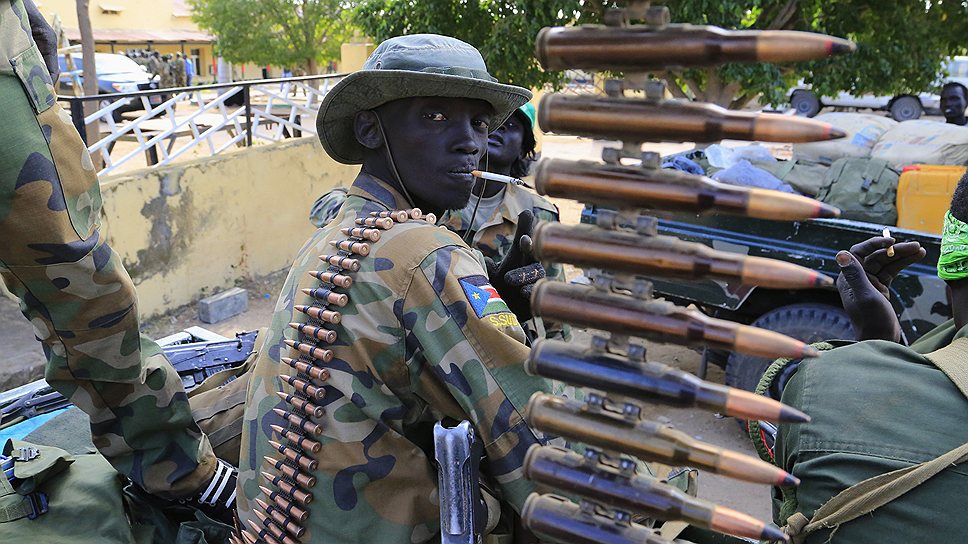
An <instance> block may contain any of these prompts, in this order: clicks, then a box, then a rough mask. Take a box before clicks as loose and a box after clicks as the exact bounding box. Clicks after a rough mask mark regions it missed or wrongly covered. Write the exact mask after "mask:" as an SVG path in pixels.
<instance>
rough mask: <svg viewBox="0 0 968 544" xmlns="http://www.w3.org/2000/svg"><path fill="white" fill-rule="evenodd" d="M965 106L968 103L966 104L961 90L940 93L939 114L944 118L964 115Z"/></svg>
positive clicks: (952, 89)
mask: <svg viewBox="0 0 968 544" xmlns="http://www.w3.org/2000/svg"><path fill="white" fill-rule="evenodd" d="M966 106H968V102H966V100H965V96H964V94H963V93H962V92H961V89H958V88H957V87H956V88H951V89H945V90H943V91H941V112H942V113H943V114H944V116H945V118H947V119H951V118H956V117H961V116H962V115H963V114H964V113H965V107H966Z"/></svg>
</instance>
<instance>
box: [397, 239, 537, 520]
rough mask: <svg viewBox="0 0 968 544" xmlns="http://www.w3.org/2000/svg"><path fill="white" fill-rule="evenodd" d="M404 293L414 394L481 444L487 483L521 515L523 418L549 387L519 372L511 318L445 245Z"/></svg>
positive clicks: (471, 260)
mask: <svg viewBox="0 0 968 544" xmlns="http://www.w3.org/2000/svg"><path fill="white" fill-rule="evenodd" d="M421 271H422V274H415V275H414V279H413V282H412V284H411V286H410V288H409V290H408V292H407V294H406V297H405V305H404V310H403V311H404V323H405V326H406V328H407V350H408V360H411V359H412V360H423V361H425V364H426V365H427V370H428V371H427V372H423V373H421V374H420V375H419V376H417V380H416V381H417V383H416V393H417V394H418V396H421V397H423V398H425V399H426V400H427V401H428V403H429V404H430V405H432V406H441V407H446V406H451V407H452V408H451V409H452V410H454V412H453V413H450V414H444V415H448V416H450V417H452V418H453V419H455V420H460V419H468V420H469V421H470V422H471V423H472V424H473V425H474V427H475V428H476V429H477V432H478V434H479V436H480V437H481V438H482V439H483V441H484V447H485V452H486V456H487V459H486V463H485V465H484V466H485V467H486V471H487V474H486V476H488V477H490V478H491V479H492V480H493V481H495V482H496V483H497V484H498V486H499V489H500V491H501V493H502V495H503V498H504V500H506V501H508V502H509V503H510V504H511V505H512V506H513V507H514V508H515V509H517V510H518V511H520V509H521V507H522V505H523V504H524V499H525V498H526V497H527V495H528V493H530V492H531V491H532V485H531V484H530V483H528V482H527V481H526V480H525V479H524V477H523V475H522V474H521V467H522V464H523V462H524V455H525V453H526V452H527V450H528V448H529V447H530V446H531V445H533V444H537V443H538V442H539V440H538V437H537V436H536V434H535V433H534V432H533V431H532V430H531V429H530V428H529V427H528V425H527V423H526V422H525V421H524V418H523V416H522V413H523V411H524V407H525V405H526V404H527V401H528V399H529V398H530V397H531V395H532V394H533V393H535V392H536V391H545V392H549V391H550V386H549V384H548V382H547V381H546V380H544V379H542V378H539V377H535V376H529V375H528V374H527V373H525V371H524V365H523V363H524V361H525V359H526V358H527V355H528V348H527V347H526V346H525V345H524V343H523V342H524V333H523V331H522V329H521V326H520V325H519V324H518V321H517V318H515V316H514V314H512V313H511V312H510V311H509V310H508V307H507V305H506V304H505V303H504V301H503V300H501V298H500V296H499V295H498V294H497V291H495V290H494V288H493V287H491V285H490V284H489V283H488V280H487V277H486V276H485V275H484V271H483V270H482V269H481V267H480V264H479V262H478V261H477V259H476V258H475V256H474V254H473V253H471V251H470V250H468V249H466V248H461V247H457V246H451V247H447V248H443V249H440V250H438V251H435V252H434V253H432V254H431V255H429V256H428V257H427V258H426V259H425V260H424V261H423V263H421Z"/></svg>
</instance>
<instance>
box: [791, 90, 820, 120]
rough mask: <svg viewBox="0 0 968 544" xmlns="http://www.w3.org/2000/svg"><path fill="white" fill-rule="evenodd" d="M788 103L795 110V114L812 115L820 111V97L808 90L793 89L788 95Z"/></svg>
mask: <svg viewBox="0 0 968 544" xmlns="http://www.w3.org/2000/svg"><path fill="white" fill-rule="evenodd" d="M790 105H791V106H792V107H793V109H795V110H796V111H797V115H802V116H804V117H813V116H814V115H817V114H818V113H820V108H821V105H820V99H818V98H817V95H815V94H813V93H812V92H810V91H794V92H793V94H792V95H791V96H790Z"/></svg>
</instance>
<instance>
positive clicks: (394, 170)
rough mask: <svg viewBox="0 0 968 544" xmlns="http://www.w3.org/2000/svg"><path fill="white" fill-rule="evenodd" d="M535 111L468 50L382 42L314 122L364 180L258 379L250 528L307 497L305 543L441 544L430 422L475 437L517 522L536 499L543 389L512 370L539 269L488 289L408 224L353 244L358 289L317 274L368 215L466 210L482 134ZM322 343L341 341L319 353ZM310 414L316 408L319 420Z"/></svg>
mask: <svg viewBox="0 0 968 544" xmlns="http://www.w3.org/2000/svg"><path fill="white" fill-rule="evenodd" d="M530 96H531V93H530V92H528V91H527V90H526V89H522V88H519V87H514V86H510V85H502V84H499V83H496V82H495V81H494V79H493V78H492V77H491V76H490V75H488V73H487V71H486V67H485V65H484V61H483V59H482V58H481V55H480V53H479V52H478V51H477V50H476V49H474V48H473V47H471V46H470V45H468V44H466V43H464V42H461V41H459V40H456V39H453V38H448V37H444V36H436V35H429V34H422V35H411V36H403V37H398V38H393V39H390V40H387V41H385V42H383V43H382V44H381V45H380V46H378V47H377V48H376V50H375V51H374V52H373V54H372V55H371V56H370V58H369V59H368V60H367V62H366V64H365V65H364V68H363V70H361V71H358V72H355V73H353V74H351V75H349V76H347V77H346V78H345V79H344V80H343V81H341V82H340V83H339V84H337V85H336V87H334V88H333V90H331V91H330V92H329V93H328V94H327V95H326V97H325V98H324V100H323V103H322V105H321V107H320V110H319V114H318V117H317V120H316V126H317V130H318V134H319V138H320V141H321V143H322V145H323V147H324V149H325V150H326V152H327V153H328V154H329V155H330V156H331V157H332V158H333V159H335V160H337V161H339V162H342V163H345V164H361V165H362V166H361V170H360V173H359V175H358V176H357V177H356V180H355V181H354V182H353V184H352V186H351V188H350V191H349V196H348V197H347V199H346V201H345V202H344V203H343V205H342V207H341V208H340V211H339V214H338V216H337V217H336V218H335V219H334V220H333V221H332V222H331V223H329V224H328V225H327V226H326V227H324V228H322V229H320V230H318V231H316V233H315V234H314V235H313V237H312V238H311V239H310V240H309V241H308V242H307V243H306V244H305V245H304V246H303V250H302V251H301V252H300V254H299V256H297V257H296V260H295V262H294V264H293V267H292V268H291V270H290V273H289V277H288V278H287V280H286V283H285V285H284V287H283V289H282V292H281V294H280V296H279V302H278V304H277V306H276V312H275V315H274V316H273V320H272V324H271V327H270V329H269V330H268V332H267V333H266V340H265V344H264V346H263V348H262V349H261V350H260V351H259V352H258V355H257V360H256V367H255V369H254V371H253V372H252V373H251V377H250V379H251V382H250V385H249V388H248V399H247V402H246V409H245V418H244V421H243V424H242V429H243V436H242V452H241V471H240V480H239V500H240V502H239V515H240V518H241V519H242V522H243V528H258V527H262V525H261V523H262V522H261V521H260V519H259V516H264V515H265V514H264V512H265V507H264V506H262V505H261V504H260V503H259V501H262V503H263V504H265V503H267V502H269V503H271V502H273V501H275V500H277V499H278V500H281V501H282V502H283V503H286V502H287V501H296V502H298V500H299V497H300V496H304V495H303V494H304V493H305V492H306V491H309V490H310V489H311V491H309V492H311V493H313V494H314V495H315V497H316V498H315V500H313V502H312V504H310V505H308V507H307V510H308V511H309V517H308V519H307V520H306V521H305V522H304V523H298V524H297V525H302V526H304V527H305V529H306V532H305V534H304V535H303V536H302V537H301V538H302V540H303V541H304V542H310V541H312V542H327V543H333V544H344V543H345V544H349V543H354V544H355V543H357V542H380V543H408V544H409V543H421V542H429V541H434V540H437V539H439V536H437V535H438V533H439V526H440V518H439V505H438V501H437V498H436V497H437V474H436V471H435V468H434V465H433V461H432V460H433V458H434V456H433V440H432V429H433V426H434V423H435V422H436V421H438V420H444V422H445V424H447V425H453V424H455V423H456V422H458V421H460V420H465V419H466V420H469V421H471V422H472V423H473V425H474V426H475V428H476V432H477V434H478V436H480V438H481V440H482V442H483V443H484V446H485V449H486V454H487V461H486V463H485V465H484V466H483V467H482V482H486V483H484V484H483V485H485V486H488V488H489V489H490V490H491V491H492V492H493V494H494V495H496V496H498V497H500V499H501V501H502V502H503V503H504V504H506V505H510V506H511V507H513V509H514V510H517V511H518V512H520V509H521V507H522V505H523V502H524V499H525V497H526V496H527V495H528V493H529V492H530V491H531V490H532V489H533V486H532V484H530V483H529V482H528V481H527V480H526V479H525V478H524V477H523V475H522V470H521V469H522V463H523V460H524V454H525V452H526V451H527V449H528V447H529V446H530V445H532V444H538V443H540V442H541V440H539V437H538V436H537V435H536V434H535V432H534V431H532V430H531V429H530V428H529V426H528V425H527V423H526V422H525V421H524V418H523V416H522V411H523V410H524V406H525V404H526V402H527V400H528V398H529V397H530V396H531V395H532V394H533V393H534V392H536V391H546V392H547V391H550V385H549V384H548V382H547V381H546V380H544V379H542V378H539V377H535V376H529V375H527V374H526V373H525V372H524V367H523V364H522V363H523V362H524V360H525V358H526V357H527V354H528V348H527V346H526V345H525V336H524V332H523V330H522V329H521V326H520V325H519V320H521V319H524V318H527V317H530V316H529V315H528V314H527V312H528V311H529V306H528V301H527V299H526V297H525V295H524V293H523V292H522V291H526V286H527V285H530V283H529V280H528V278H533V277H536V275H531V272H534V271H536V270H538V269H539V268H540V266H539V265H536V263H535V264H528V263H530V261H529V260H527V259H526V258H525V255H524V254H523V252H522V251H520V249H519V248H516V249H514V250H512V251H511V252H510V253H509V257H508V259H505V261H502V265H501V266H500V267H499V270H500V272H499V274H498V276H500V278H494V279H489V278H488V275H487V272H486V271H485V269H484V266H483V264H482V263H481V261H480V257H479V256H478V255H477V254H476V252H473V251H471V249H470V248H469V247H468V246H467V245H466V244H464V243H463V242H462V241H461V239H460V237H458V236H457V235H456V234H454V233H452V232H450V231H448V230H446V229H442V228H438V227H435V226H434V225H432V224H428V223H427V222H426V221H425V220H423V219H413V220H410V221H407V222H404V223H397V224H395V226H393V227H392V229H390V230H384V231H382V233H381V235H380V236H379V240H378V241H370V242H367V243H368V244H369V245H368V249H366V250H364V249H362V246H352V245H350V246H347V247H351V248H356V249H357V251H361V252H364V253H365V256H363V255H360V254H354V255H352V257H353V258H354V259H358V261H359V264H360V267H359V270H358V271H356V272H352V273H351V272H343V273H341V274H349V275H350V277H351V278H352V281H353V283H352V285H349V286H348V287H345V288H343V289H341V290H337V291H338V292H337V293H331V294H326V293H325V290H326V289H328V288H332V287H333V286H332V285H324V284H321V282H320V281H319V280H317V279H316V277H315V276H310V275H309V274H310V271H312V270H317V269H318V270H326V268H325V266H326V265H325V264H321V263H320V255H322V254H327V253H334V252H335V249H334V248H333V247H331V245H330V241H342V240H344V239H345V238H346V235H345V234H343V233H342V230H343V229H351V228H356V227H358V226H359V225H358V224H357V222H356V220H357V219H358V218H359V219H361V220H364V221H365V220H367V219H370V220H372V218H371V215H370V213H371V212H377V213H379V212H390V211H392V210H400V209H404V208H413V207H418V208H420V210H422V211H423V213H427V212H433V213H441V212H443V211H445V210H447V209H460V208H462V207H463V206H464V205H465V204H466V203H467V200H468V198H469V197H470V193H471V187H472V183H473V178H472V176H471V174H470V172H471V170H473V169H475V168H477V164H478V162H479V160H480V158H481V156H482V154H483V153H484V151H485V149H486V147H487V133H488V132H489V131H490V130H491V129H493V128H497V127H500V126H501V124H502V123H503V122H504V120H505V118H506V117H507V116H508V115H510V114H511V112H513V111H514V110H515V109H516V108H518V107H519V106H520V105H522V104H524V103H525V102H527V101H528V99H529V98H530ZM414 213H415V214H416V212H414ZM529 214H530V212H529V211H528V212H525V215H529ZM524 222H527V218H526V219H525V221H524ZM347 232H349V231H347ZM519 234H521V233H519ZM368 240H372V239H369V238H368ZM516 245H517V244H516ZM535 266H537V267H538V268H535ZM321 267H323V268H321ZM504 272H508V273H507V274H505V273H504ZM512 272H513V273H512ZM508 278H511V279H514V278H518V279H521V280H523V281H521V282H510V281H508ZM498 280H500V281H498ZM339 281H341V282H342V280H339ZM530 281H533V280H530ZM493 283H497V284H498V285H501V287H498V290H495V289H494V288H493V287H492V284H493ZM344 285H345V283H344ZM503 287H507V288H506V289H503ZM304 289H323V290H322V291H315V292H312V291H311V292H310V294H307V293H306V292H304ZM342 294H345V296H346V297H347V299H348V301H347V302H346V305H345V307H342V308H340V307H335V309H336V310H338V311H339V312H340V313H341V314H342V316H344V317H342V319H341V320H339V323H338V324H331V325H325V324H324V323H322V322H321V321H317V320H315V319H312V320H309V319H307V316H309V315H317V316H319V318H320V319H330V320H331V321H333V320H335V317H334V316H333V315H332V314H326V315H324V314H320V313H319V312H320V311H322V308H324V307H325V306H314V305H315V304H316V300H317V299H316V298H315V297H336V298H335V299H334V300H338V299H339V297H340V295H342ZM323 304H325V302H324V303H323ZM309 307H312V308H309ZM512 309H515V310H516V311H517V312H518V315H516V314H515V313H512V311H511V310H512ZM290 323H293V325H290ZM293 327H296V328H300V330H299V332H297V331H296V330H295V329H294V328H293ZM327 330H330V331H334V334H335V339H332V340H333V343H332V344H327V343H326V341H318V342H317V340H316V338H320V337H321V338H327V337H328V333H327ZM316 335H319V336H316ZM297 342H298V344H296V343H297ZM302 350H307V351H308V352H309V353H310V354H315V356H316V357H320V358H321V359H316V358H314V357H313V355H302V353H303V352H302ZM313 350H315V351H313ZM324 350H326V351H331V355H327V353H326V352H325V351H324ZM330 356H331V357H332V359H331V360H330V361H329V362H328V363H324V362H323V360H326V359H328V358H329V357H330ZM300 365H310V366H312V368H313V369H315V370H312V369H310V368H309V367H306V366H302V367H300ZM298 368H303V370H305V371H306V372H312V373H313V375H315V376H316V377H317V379H316V380H315V381H314V382H313V383H314V384H315V385H311V388H303V389H302V390H301V391H303V392H308V394H310V395H312V396H311V397H309V398H308V399H307V398H306V397H303V396H302V393H296V391H294V390H293V389H292V384H300V383H306V384H307V385H310V384H309V380H310V378H309V377H307V376H306V375H305V374H302V372H303V370H299V372H300V373H298V374H297V370H296V369H298ZM320 372H325V374H320ZM280 376H281V377H280ZM319 378H322V380H320V379H319ZM292 380H295V381H292ZM319 388H321V389H319ZM323 392H325V394H324V395H323V394H322V393H323ZM294 394H295V396H293V395H294ZM280 396H281V397H282V401H280ZM290 402H291V403H295V404H289V403H290ZM307 402H308V404H306V403H307ZM317 402H318V403H319V406H318V408H323V407H325V409H324V410H322V411H320V410H317V409H316V408H313V406H315V404H314V403H317ZM295 406H301V408H295ZM308 414H315V415H312V416H310V415H308ZM303 416H305V417H303ZM301 418H302V419H301ZM293 422H299V424H298V426H295V427H293V426H290V424H291V423H293ZM294 431H295V432H294ZM303 431H305V437H304V438H300V435H299V433H302V432H303ZM280 432H281V433H285V434H279V433H280ZM283 437H285V438H283ZM277 440H281V441H286V440H288V441H289V442H288V445H282V444H278V445H277V444H275V443H274V442H275V441H277ZM294 440H295V441H294ZM307 440H308V441H307ZM297 443H298V444H299V446H297V445H296V444H297ZM316 444H318V447H317V446H316ZM300 448H303V449H300ZM283 454H285V455H286V457H283ZM290 456H298V457H290ZM267 457H268V458H269V459H266V458H267ZM285 458H289V459H294V458H298V459H301V460H302V462H303V464H300V465H299V466H300V467H301V468H300V469H298V471H297V472H298V473H297V474H296V478H295V479H289V478H284V477H283V476H282V474H284V473H285V472H284V471H288V472H289V473H292V470H294V469H293V467H292V465H288V464H285V463H283V462H282V461H280V459H285ZM307 463H308V464H307ZM317 463H318V465H317ZM293 481H295V482H296V484H295V485H296V486H297V487H294V484H292V482H293ZM313 482H318V483H316V484H315V485H310V484H311V483H313ZM298 486H302V487H301V488H300V487H298ZM263 488H265V489H266V490H267V491H264V490H263ZM267 493H268V494H267ZM296 502H292V504H294V505H295V504H296ZM276 504H279V503H278V502H276ZM270 508H271V507H270ZM490 513H491V514H492V515H494V514H496V513H497V512H496V511H490ZM507 519H508V518H505V520H507ZM253 525H254V526H253ZM256 530H257V532H258V529H256Z"/></svg>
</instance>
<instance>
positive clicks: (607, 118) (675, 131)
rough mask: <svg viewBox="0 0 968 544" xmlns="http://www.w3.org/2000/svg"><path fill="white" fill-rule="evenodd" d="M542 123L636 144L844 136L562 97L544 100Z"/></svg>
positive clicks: (678, 106)
mask: <svg viewBox="0 0 968 544" xmlns="http://www.w3.org/2000/svg"><path fill="white" fill-rule="evenodd" d="M538 121H539V123H540V124H541V128H542V129H543V130H544V131H546V132H549V131H550V132H557V133H561V134H573V135H576V136H587V137H590V138H599V139H606V140H623V141H631V142H718V141H719V140H726V139H731V140H753V141H767V142H793V143H800V142H815V141H820V140H833V139H836V138H843V137H844V135H845V133H844V132H843V131H842V130H839V129H836V128H834V127H833V126H831V125H829V124H827V123H821V122H819V121H814V120H813V119H803V118H800V117H787V116H785V115H777V114H770V113H747V112H736V111H729V110H726V109H724V108H721V107H719V106H714V105H712V104H701V103H693V102H686V101H681V100H635V99H628V98H602V97H587V96H565V95H561V94H550V95H545V97H544V98H542V99H541V103H540V105H539V107H538Z"/></svg>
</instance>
